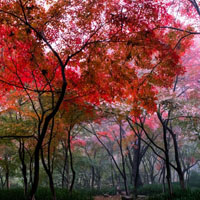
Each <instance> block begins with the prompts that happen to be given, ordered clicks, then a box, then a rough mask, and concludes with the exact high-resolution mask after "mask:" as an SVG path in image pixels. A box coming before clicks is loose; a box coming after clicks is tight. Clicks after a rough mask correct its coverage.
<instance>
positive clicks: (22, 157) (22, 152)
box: [19, 141, 28, 196]
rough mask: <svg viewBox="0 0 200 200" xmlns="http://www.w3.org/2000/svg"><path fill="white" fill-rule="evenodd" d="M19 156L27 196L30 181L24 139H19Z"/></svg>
mask: <svg viewBox="0 0 200 200" xmlns="http://www.w3.org/2000/svg"><path fill="white" fill-rule="evenodd" d="M19 143H20V144H19V145H20V146H19V158H20V161H21V165H22V166H21V171H22V176H23V180H24V195H25V196H27V192H28V181H27V167H26V163H25V148H24V141H19Z"/></svg>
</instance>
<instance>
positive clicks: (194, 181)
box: [189, 171, 200, 187]
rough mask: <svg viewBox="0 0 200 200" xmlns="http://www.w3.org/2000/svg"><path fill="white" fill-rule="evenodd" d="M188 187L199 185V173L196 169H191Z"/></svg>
mask: <svg viewBox="0 0 200 200" xmlns="http://www.w3.org/2000/svg"><path fill="white" fill-rule="evenodd" d="M189 186H190V187H200V174H199V173H198V172H196V171H191V174H190V176H189Z"/></svg>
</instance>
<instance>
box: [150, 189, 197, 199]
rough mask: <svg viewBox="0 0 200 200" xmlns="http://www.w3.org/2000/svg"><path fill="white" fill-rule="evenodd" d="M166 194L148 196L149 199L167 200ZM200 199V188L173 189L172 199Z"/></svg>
mask: <svg viewBox="0 0 200 200" xmlns="http://www.w3.org/2000/svg"><path fill="white" fill-rule="evenodd" d="M168 199H169V195H168V194H160V195H155V196H152V197H149V200H168ZM199 199H200V190H186V191H183V190H180V189H176V190H174V191H173V197H172V200H199Z"/></svg>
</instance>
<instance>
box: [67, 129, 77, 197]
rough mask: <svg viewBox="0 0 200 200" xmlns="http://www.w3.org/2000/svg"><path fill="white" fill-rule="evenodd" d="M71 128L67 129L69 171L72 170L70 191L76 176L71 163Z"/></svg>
mask: <svg viewBox="0 0 200 200" xmlns="http://www.w3.org/2000/svg"><path fill="white" fill-rule="evenodd" d="M70 137H71V128H70V130H69V131H68V139H67V142H68V148H69V158H70V167H71V171H72V180H71V185H70V188H69V192H70V193H71V192H72V190H73V187H74V182H75V178H76V172H75V170H74V165H73V156H72V151H71V138H70Z"/></svg>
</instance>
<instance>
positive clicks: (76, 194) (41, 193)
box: [0, 188, 93, 200]
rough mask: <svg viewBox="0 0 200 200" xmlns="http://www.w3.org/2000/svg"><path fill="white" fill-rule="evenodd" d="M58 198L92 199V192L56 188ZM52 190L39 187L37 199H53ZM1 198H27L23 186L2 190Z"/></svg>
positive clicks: (18, 199)
mask: <svg viewBox="0 0 200 200" xmlns="http://www.w3.org/2000/svg"><path fill="white" fill-rule="evenodd" d="M56 195H57V200H92V199H93V197H92V194H91V192H88V191H84V190H81V191H73V192H72V194H70V193H69V192H68V191H67V190H65V189H56ZM51 197H52V195H51V191H50V190H49V189H48V188H39V189H38V190H37V193H36V196H35V198H36V200H51ZM0 200H25V198H24V191H23V189H22V188H17V189H9V190H0Z"/></svg>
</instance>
